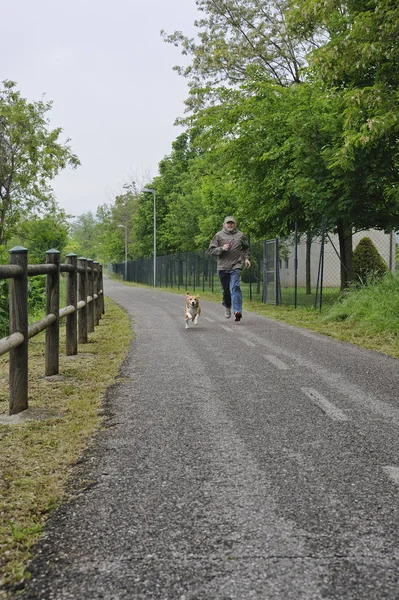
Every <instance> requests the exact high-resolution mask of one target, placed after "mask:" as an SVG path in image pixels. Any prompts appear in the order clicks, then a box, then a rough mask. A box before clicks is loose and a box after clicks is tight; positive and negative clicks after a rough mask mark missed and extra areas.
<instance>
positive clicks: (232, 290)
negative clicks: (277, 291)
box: [209, 216, 251, 321]
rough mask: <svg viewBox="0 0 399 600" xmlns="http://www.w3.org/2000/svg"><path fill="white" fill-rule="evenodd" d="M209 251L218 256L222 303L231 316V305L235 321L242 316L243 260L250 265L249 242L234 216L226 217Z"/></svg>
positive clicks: (227, 316) (227, 314) (226, 314)
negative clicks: (239, 228) (241, 282)
mask: <svg viewBox="0 0 399 600" xmlns="http://www.w3.org/2000/svg"><path fill="white" fill-rule="evenodd" d="M209 252H210V253H211V254H213V255H214V256H217V272H218V275H219V279H220V282H221V284H222V290H223V300H222V304H223V306H224V309H225V310H224V316H225V317H226V319H229V318H230V317H231V305H232V304H233V312H234V317H235V321H240V320H241V318H242V292H241V287H240V279H241V269H242V267H243V261H245V266H246V267H248V268H249V267H250V266H251V261H250V253H249V244H248V241H247V239H246V237H245V236H244V234H243V233H242V231H239V230H238V229H237V223H236V220H235V218H234V217H231V216H230V217H226V218H225V220H224V222H223V229H222V230H221V231H218V232H217V233H216V234H215V235H214V237H213V238H212V241H211V243H210V245H209Z"/></svg>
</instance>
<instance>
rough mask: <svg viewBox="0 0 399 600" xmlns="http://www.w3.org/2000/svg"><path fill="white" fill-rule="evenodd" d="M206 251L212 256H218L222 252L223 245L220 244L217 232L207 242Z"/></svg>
mask: <svg viewBox="0 0 399 600" xmlns="http://www.w3.org/2000/svg"><path fill="white" fill-rule="evenodd" d="M208 251H209V254H212V255H213V256H220V255H221V254H222V252H224V250H223V246H220V240H219V237H218V234H216V235H214V236H213V238H212V241H211V243H210V244H209V248H208Z"/></svg>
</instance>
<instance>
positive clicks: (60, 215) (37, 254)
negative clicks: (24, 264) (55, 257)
mask: <svg viewBox="0 0 399 600" xmlns="http://www.w3.org/2000/svg"><path fill="white" fill-rule="evenodd" d="M68 235H69V223H68V221H67V215H66V214H65V212H64V211H62V210H54V211H52V212H51V213H49V214H46V215H45V216H44V217H39V216H37V215H34V216H32V217H30V218H29V219H27V220H24V221H23V222H21V223H20V224H19V225H18V228H17V237H18V238H19V239H20V241H21V243H22V245H23V246H25V247H26V248H28V251H29V262H30V263H37V264H40V263H44V262H45V261H46V252H47V250H50V249H51V248H55V249H56V250H58V251H59V252H61V254H62V253H63V252H64V250H65V247H66V245H67V241H68Z"/></svg>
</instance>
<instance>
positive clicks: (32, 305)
mask: <svg viewBox="0 0 399 600" xmlns="http://www.w3.org/2000/svg"><path fill="white" fill-rule="evenodd" d="M28 306H29V312H30V313H33V314H35V313H37V312H39V311H42V310H43V309H44V308H45V306H46V277H45V276H44V275H36V276H35V277H29V278H28Z"/></svg>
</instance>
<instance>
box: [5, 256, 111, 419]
mask: <svg viewBox="0 0 399 600" xmlns="http://www.w3.org/2000/svg"><path fill="white" fill-rule="evenodd" d="M65 260H66V263H65V264H61V263H60V253H59V252H58V250H54V249H51V250H48V252H46V264H41V265H29V264H28V250H27V249H26V248H22V247H21V246H16V247H15V248H12V249H11V250H10V259H9V264H8V265H0V279H9V280H10V288H9V290H10V291H9V311H10V330H9V335H8V337H6V338H2V339H0V356H1V355H3V354H5V353H7V352H9V353H10V405H9V413H10V415H13V414H17V413H19V412H21V411H23V410H26V409H27V408H28V340H29V338H31V337H33V336H35V335H37V334H38V333H40V332H41V331H43V330H44V329H45V330H46V342H45V344H46V354H45V375H46V376H51V375H58V373H59V355H60V348H59V346H60V328H59V325H60V319H63V318H65V319H66V354H67V356H71V355H73V354H77V353H78V343H79V344H85V343H87V341H88V334H89V333H92V332H93V331H94V327H95V326H96V325H98V324H99V321H100V318H101V315H102V314H104V295H103V271H102V265H100V263H98V262H97V261H93V260H91V259H89V258H82V257H81V258H78V256H77V254H72V253H71V254H68V255H67V256H66V259H65ZM60 273H66V307H64V308H61V309H60ZM34 275H46V316H45V317H44V318H43V319H41V320H40V321H37V322H36V323H33V324H32V325H28V277H31V276H34ZM78 317H79V318H78Z"/></svg>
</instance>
